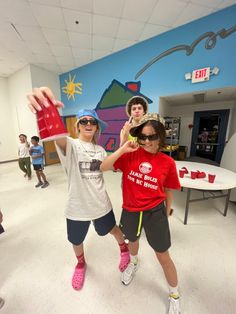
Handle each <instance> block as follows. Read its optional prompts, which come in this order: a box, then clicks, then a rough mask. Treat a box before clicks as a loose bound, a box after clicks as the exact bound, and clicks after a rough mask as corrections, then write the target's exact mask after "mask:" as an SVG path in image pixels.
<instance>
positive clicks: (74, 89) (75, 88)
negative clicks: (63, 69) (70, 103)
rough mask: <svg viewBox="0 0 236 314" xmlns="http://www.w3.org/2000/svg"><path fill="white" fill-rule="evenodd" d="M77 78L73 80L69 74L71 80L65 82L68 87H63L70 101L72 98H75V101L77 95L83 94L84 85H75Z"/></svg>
mask: <svg viewBox="0 0 236 314" xmlns="http://www.w3.org/2000/svg"><path fill="white" fill-rule="evenodd" d="M75 76H76V75H74V76H73V78H71V74H70V73H69V80H65V83H66V85H65V86H64V87H62V92H63V93H65V94H66V96H67V98H68V100H70V98H73V100H74V101H75V94H82V87H81V86H82V85H83V84H82V83H79V82H78V83H74V81H75Z"/></svg>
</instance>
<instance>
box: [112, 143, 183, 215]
mask: <svg viewBox="0 0 236 314" xmlns="http://www.w3.org/2000/svg"><path fill="white" fill-rule="evenodd" d="M114 168H115V169H116V170H117V169H120V170H121V171H122V172H123V178H122V181H123V182H122V193H123V208H124V209H126V210H128V211H132V212H138V211H144V210H149V209H152V208H154V207H156V206H157V205H158V204H160V203H161V202H163V201H164V200H165V199H166V194H165V191H164V188H169V189H176V190H177V189H180V183H179V179H178V174H177V171H176V165H175V162H174V160H173V159H172V158H171V157H169V156H167V155H165V154H164V153H162V152H158V153H157V154H151V153H149V152H147V151H145V150H144V149H143V148H142V147H140V148H139V149H138V150H137V151H135V152H133V153H127V154H124V155H122V156H121V157H120V158H119V159H118V160H117V161H116V162H115V163H114Z"/></svg>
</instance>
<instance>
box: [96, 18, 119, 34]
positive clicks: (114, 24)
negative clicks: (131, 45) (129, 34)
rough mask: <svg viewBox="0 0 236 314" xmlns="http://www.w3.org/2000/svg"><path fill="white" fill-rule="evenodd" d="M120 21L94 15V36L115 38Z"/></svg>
mask: <svg viewBox="0 0 236 314" xmlns="http://www.w3.org/2000/svg"><path fill="white" fill-rule="evenodd" d="M119 22H120V20H119V19H117V18H113V17H107V16H100V15H93V30H92V32H93V34H98V35H102V36H108V37H115V35H116V32H117V30H118V26H119Z"/></svg>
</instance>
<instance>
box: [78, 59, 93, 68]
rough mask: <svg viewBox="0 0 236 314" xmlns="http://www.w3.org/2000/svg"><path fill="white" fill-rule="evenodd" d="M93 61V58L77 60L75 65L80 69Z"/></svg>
mask: <svg viewBox="0 0 236 314" xmlns="http://www.w3.org/2000/svg"><path fill="white" fill-rule="evenodd" d="M91 61H92V58H91V57H88V56H87V57H81V58H75V65H76V67H80V66H82V65H85V64H88V63H90V62H91Z"/></svg>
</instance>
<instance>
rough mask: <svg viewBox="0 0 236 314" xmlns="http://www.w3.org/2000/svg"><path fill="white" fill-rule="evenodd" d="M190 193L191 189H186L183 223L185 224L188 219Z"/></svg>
mask: <svg viewBox="0 0 236 314" xmlns="http://www.w3.org/2000/svg"><path fill="white" fill-rule="evenodd" d="M190 194H191V189H187V199H186V206H185V216H184V224H185V225H187V220H188V210H189V201H190Z"/></svg>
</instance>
